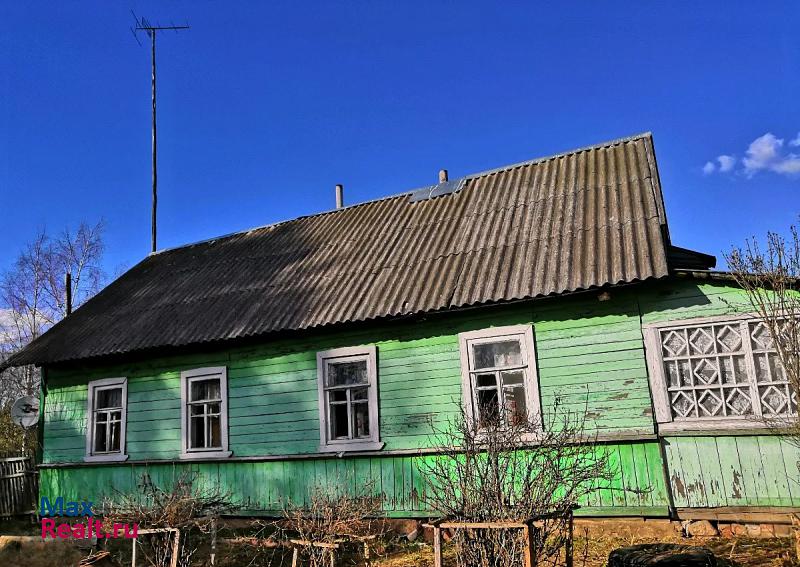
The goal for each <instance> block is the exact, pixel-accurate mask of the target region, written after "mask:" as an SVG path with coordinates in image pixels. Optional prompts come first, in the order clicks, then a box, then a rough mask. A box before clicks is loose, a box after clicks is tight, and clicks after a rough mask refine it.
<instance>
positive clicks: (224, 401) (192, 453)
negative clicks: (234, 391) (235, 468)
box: [181, 366, 231, 459]
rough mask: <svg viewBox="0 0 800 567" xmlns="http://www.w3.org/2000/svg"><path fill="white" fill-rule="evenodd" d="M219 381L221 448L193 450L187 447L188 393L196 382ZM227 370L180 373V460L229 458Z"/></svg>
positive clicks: (195, 369)
mask: <svg viewBox="0 0 800 567" xmlns="http://www.w3.org/2000/svg"><path fill="white" fill-rule="evenodd" d="M210 378H218V379H219V392H220V398H221V401H220V420H219V423H220V438H221V440H222V447H214V448H210V449H193V448H191V447H189V430H190V428H189V411H188V407H189V392H190V385H191V383H192V382H194V381H196V380H208V379H210ZM228 447H229V446H228V369H227V367H225V366H210V367H206V368H193V369H192V370H184V371H183V372H181V459H224V458H227V457H230V456H231V451H230V450H229V449H228Z"/></svg>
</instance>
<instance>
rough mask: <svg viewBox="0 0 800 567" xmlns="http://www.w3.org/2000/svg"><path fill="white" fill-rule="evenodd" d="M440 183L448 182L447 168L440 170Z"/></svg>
mask: <svg viewBox="0 0 800 567" xmlns="http://www.w3.org/2000/svg"><path fill="white" fill-rule="evenodd" d="M439 183H447V170H446V169H440V170H439Z"/></svg>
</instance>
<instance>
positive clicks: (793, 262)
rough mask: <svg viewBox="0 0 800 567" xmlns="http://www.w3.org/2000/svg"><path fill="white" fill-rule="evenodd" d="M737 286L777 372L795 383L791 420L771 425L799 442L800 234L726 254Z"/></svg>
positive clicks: (750, 242) (772, 421)
mask: <svg viewBox="0 0 800 567" xmlns="http://www.w3.org/2000/svg"><path fill="white" fill-rule="evenodd" d="M725 259H726V260H727V262H728V267H729V269H730V271H731V274H732V275H733V277H734V279H735V280H736V283H737V284H738V285H739V286H740V287H741V288H742V289H743V290H744V292H745V294H746V296H747V299H748V300H749V302H750V306H751V307H752V309H753V311H754V313H755V315H756V316H757V317H758V318H759V319H760V320H761V321H762V322H763V325H764V326H765V327H766V329H767V331H768V333H769V339H768V340H769V341H770V343H771V344H770V348H774V349H775V353H776V357H777V364H776V365H775V366H776V367H775V369H774V370H773V372H775V373H777V376H778V377H781V378H782V377H783V376H785V378H784V379H785V380H787V381H788V382H789V384H790V387H791V390H792V396H790V400H789V405H790V407H789V408H788V409H789V411H788V412H786V413H787V414H788V415H789V418H788V419H780V420H779V419H770V423H769V424H770V425H772V426H774V427H776V428H779V429H781V430H783V431H784V432H786V429H787V428H788V429H789V430H790V432H791V433H793V434H794V438H795V439H799V440H800V424H799V423H798V420H797V398H796V392H798V391H800V233H798V227H797V226H791V227H790V228H789V234H788V237H784V236H782V235H780V234H778V233H776V232H769V233H767V238H766V245H765V247H762V246H761V245H760V244H759V242H758V241H756V240H755V239H749V240H748V241H747V242H746V243H745V245H744V246H742V247H735V248H733V249H732V250H731V251H730V253H729V254H726V255H725Z"/></svg>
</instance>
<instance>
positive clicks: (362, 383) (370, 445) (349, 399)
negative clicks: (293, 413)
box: [317, 346, 383, 451]
mask: <svg viewBox="0 0 800 567" xmlns="http://www.w3.org/2000/svg"><path fill="white" fill-rule="evenodd" d="M377 375H378V371H377V366H376V356H375V347H374V346H367V347H348V348H339V349H334V350H329V351H325V352H319V353H317V377H318V382H319V404H320V405H319V411H320V451H374V450H378V449H381V448H382V447H383V443H381V442H380V435H379V432H378V376H377Z"/></svg>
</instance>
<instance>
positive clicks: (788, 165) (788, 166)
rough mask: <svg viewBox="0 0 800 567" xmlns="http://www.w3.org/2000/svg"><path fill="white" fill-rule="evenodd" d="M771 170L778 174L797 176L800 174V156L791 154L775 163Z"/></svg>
mask: <svg viewBox="0 0 800 567" xmlns="http://www.w3.org/2000/svg"><path fill="white" fill-rule="evenodd" d="M770 169H772V171H774V172H776V173H786V174H788V175H797V174H798V173H800V155H797V154H789V155H787V156H786V157H785V158H783V159H782V160H781V161H779V162H777V163H775V164H774V165H773V166H772V167H771V168H770Z"/></svg>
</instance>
